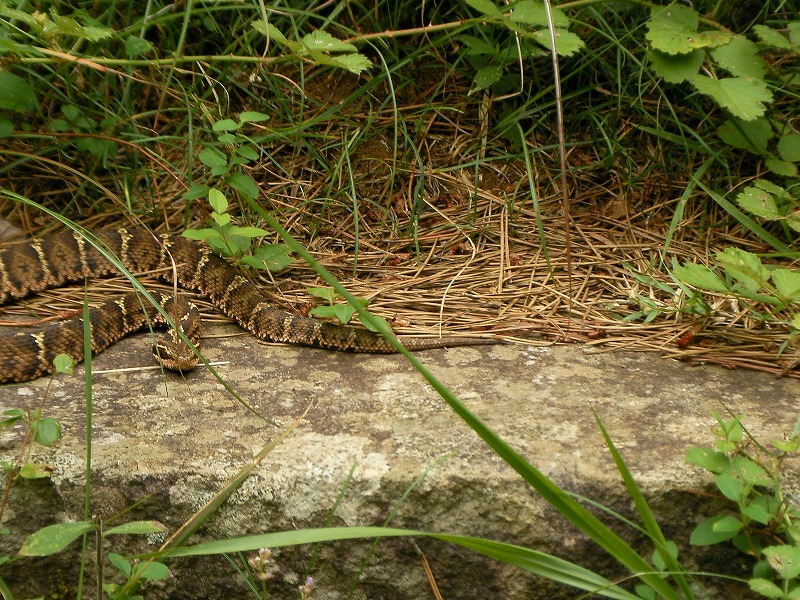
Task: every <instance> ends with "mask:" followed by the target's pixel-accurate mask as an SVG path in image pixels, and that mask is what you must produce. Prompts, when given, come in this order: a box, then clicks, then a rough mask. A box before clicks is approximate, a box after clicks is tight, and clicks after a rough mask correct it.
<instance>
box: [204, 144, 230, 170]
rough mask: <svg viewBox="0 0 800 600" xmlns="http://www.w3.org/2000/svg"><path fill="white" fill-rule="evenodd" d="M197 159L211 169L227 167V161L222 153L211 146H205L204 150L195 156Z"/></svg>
mask: <svg viewBox="0 0 800 600" xmlns="http://www.w3.org/2000/svg"><path fill="white" fill-rule="evenodd" d="M197 158H199V159H200V162H202V163H203V164H204V165H205V166H207V167H211V168H214V167H217V166H223V167H227V165H228V159H227V158H226V156H225V155H224V154H223V153H222V152H220V151H219V150H217V149H216V148H212V147H211V146H206V147H205V148H203V149H202V150H201V151H200V153H199V154H198V155H197Z"/></svg>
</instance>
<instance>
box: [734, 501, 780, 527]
mask: <svg viewBox="0 0 800 600" xmlns="http://www.w3.org/2000/svg"><path fill="white" fill-rule="evenodd" d="M742 514H743V515H745V516H747V517H748V518H750V519H752V520H753V521H755V522H756V523H761V524H762V525H767V524H768V523H769V522H770V521H771V520H772V518H773V516H774V515H771V514H770V513H769V512H767V511H766V510H765V509H764V507H763V506H759V505H757V504H748V505H747V506H745V507H743V508H742Z"/></svg>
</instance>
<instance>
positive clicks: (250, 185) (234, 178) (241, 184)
mask: <svg viewBox="0 0 800 600" xmlns="http://www.w3.org/2000/svg"><path fill="white" fill-rule="evenodd" d="M225 182H226V183H227V184H228V185H229V186H231V187H232V188H233V189H235V190H236V191H237V192H239V193H240V194H244V195H245V196H247V197H248V198H251V199H255V198H258V196H259V194H260V193H261V190H259V189H258V184H257V183H256V182H255V181H253V178H252V177H250V176H249V175H246V174H244V173H231V174H230V175H228V176H227V177H226V178H225Z"/></svg>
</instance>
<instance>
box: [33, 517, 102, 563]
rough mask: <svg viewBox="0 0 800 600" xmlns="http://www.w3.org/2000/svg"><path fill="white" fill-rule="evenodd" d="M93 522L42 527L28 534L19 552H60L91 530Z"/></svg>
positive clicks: (35, 554)
mask: <svg viewBox="0 0 800 600" xmlns="http://www.w3.org/2000/svg"><path fill="white" fill-rule="evenodd" d="M94 528H95V524H94V523H92V522H91V521H78V522H77V523H59V524H56V525H48V526H47V527H42V528H41V529H40V530H39V531H36V532H34V533H32V534H30V535H29V536H28V537H27V539H26V540H25V542H23V544H22V548H20V549H19V553H20V554H21V555H22V556H50V555H51V554H56V553H57V552H61V551H62V550H63V549H64V548H66V547H67V546H69V545H70V544H71V543H72V542H74V541H75V540H76V539H78V538H79V537H81V536H82V535H83V534H84V533H88V532H89V531H93V530H94Z"/></svg>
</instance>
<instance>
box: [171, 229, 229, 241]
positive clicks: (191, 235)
mask: <svg viewBox="0 0 800 600" xmlns="http://www.w3.org/2000/svg"><path fill="white" fill-rule="evenodd" d="M181 235H182V236H183V237H185V238H186V239H188V240H197V241H199V242H211V241H214V240H219V239H220V238H221V235H220V233H219V231H217V230H216V229H211V228H208V227H206V228H204V229H187V230H186V231H184V232H183V233H182V234H181Z"/></svg>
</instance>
